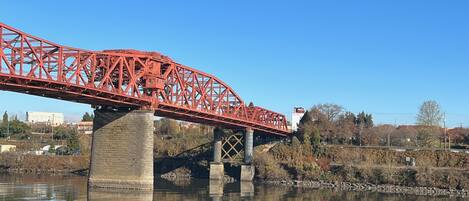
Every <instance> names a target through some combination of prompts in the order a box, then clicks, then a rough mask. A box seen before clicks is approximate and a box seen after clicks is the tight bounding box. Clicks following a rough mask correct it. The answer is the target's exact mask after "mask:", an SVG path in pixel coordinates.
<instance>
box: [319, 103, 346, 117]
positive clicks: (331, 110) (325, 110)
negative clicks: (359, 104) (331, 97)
mask: <svg viewBox="0 0 469 201" xmlns="http://www.w3.org/2000/svg"><path fill="white" fill-rule="evenodd" d="M311 110H318V111H319V112H321V113H322V114H324V115H326V118H327V120H329V121H334V120H336V117H337V116H338V115H339V114H341V113H342V112H343V110H344V108H343V107H342V106H340V105H336V104H331V103H326V104H318V105H315V106H313V108H311Z"/></svg>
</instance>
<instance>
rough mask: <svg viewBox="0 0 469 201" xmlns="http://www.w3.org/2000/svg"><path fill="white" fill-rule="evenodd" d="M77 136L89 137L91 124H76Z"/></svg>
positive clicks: (88, 122)
mask: <svg viewBox="0 0 469 201" xmlns="http://www.w3.org/2000/svg"><path fill="white" fill-rule="evenodd" d="M77 131H78V134H82V135H83V134H86V135H91V134H92V133H93V122H92V121H80V122H78V124H77Z"/></svg>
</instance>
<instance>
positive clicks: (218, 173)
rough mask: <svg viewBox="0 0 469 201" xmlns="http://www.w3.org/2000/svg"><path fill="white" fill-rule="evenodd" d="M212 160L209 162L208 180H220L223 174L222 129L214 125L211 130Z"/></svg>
mask: <svg viewBox="0 0 469 201" xmlns="http://www.w3.org/2000/svg"><path fill="white" fill-rule="evenodd" d="M213 135H214V137H213V161H212V163H210V176H209V177H210V180H222V179H223V177H224V176H225V168H224V166H223V162H222V156H221V155H222V153H221V152H222V150H221V149H222V140H223V135H224V133H223V130H222V129H221V128H218V127H216V128H215V129H214V130H213Z"/></svg>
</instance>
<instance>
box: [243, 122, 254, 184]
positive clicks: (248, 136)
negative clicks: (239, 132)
mask: <svg viewBox="0 0 469 201" xmlns="http://www.w3.org/2000/svg"><path fill="white" fill-rule="evenodd" d="M253 149H254V130H252V129H251V128H248V129H246V131H245V133H244V163H245V165H241V176H240V177H241V178H240V180H241V181H252V180H253V179H254V174H255V168H254V165H252V160H253Z"/></svg>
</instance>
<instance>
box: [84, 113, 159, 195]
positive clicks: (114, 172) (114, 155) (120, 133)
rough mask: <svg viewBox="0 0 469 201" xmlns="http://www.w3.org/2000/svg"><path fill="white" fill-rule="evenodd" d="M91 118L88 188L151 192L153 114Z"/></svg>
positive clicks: (96, 114) (114, 114) (105, 114)
mask: <svg viewBox="0 0 469 201" xmlns="http://www.w3.org/2000/svg"><path fill="white" fill-rule="evenodd" d="M94 114H95V115H94V116H95V117H94V124H93V141H92V148H91V163H90V174H89V179H88V184H89V186H90V187H97V188H121V189H148V190H150V189H153V118H154V117H153V116H154V113H153V111H143V110H134V111H128V110H126V111H114V110H106V109H97V110H95V112H94Z"/></svg>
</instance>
